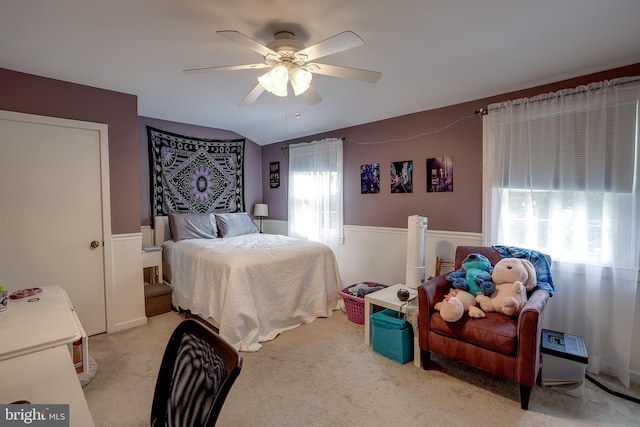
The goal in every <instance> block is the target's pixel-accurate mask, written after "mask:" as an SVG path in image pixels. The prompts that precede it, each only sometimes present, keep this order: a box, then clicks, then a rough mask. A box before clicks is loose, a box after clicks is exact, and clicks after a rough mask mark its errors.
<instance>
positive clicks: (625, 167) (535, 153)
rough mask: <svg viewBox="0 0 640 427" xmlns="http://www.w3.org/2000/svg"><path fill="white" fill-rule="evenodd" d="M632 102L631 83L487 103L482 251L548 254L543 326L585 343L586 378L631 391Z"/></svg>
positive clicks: (634, 258)
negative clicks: (600, 377) (607, 376)
mask: <svg viewBox="0 0 640 427" xmlns="http://www.w3.org/2000/svg"><path fill="white" fill-rule="evenodd" d="M639 100H640V77H633V78H631V77H630V78H623V79H616V80H612V81H604V82H599V83H593V84H590V85H587V86H581V87H578V88H575V89H568V90H563V91H559V92H555V93H548V94H544V95H540V96H537V97H534V98H529V99H520V100H515V101H509V102H504V103H499V104H493V105H490V106H489V109H488V110H489V113H488V114H487V116H485V118H484V206H483V209H484V212H483V216H484V239H485V244H487V245H492V244H501V245H511V246H519V247H524V248H529V249H536V250H539V251H542V252H544V253H547V254H549V255H551V257H552V259H553V262H552V273H553V278H554V282H555V286H556V294H555V296H554V297H553V298H551V300H550V301H549V304H548V306H547V309H546V313H545V322H544V327H546V328H548V329H555V330H558V331H561V332H565V333H569V334H575V335H580V336H582V338H583V339H584V341H585V344H586V346H587V350H588V353H589V366H588V370H589V371H590V372H593V373H599V372H601V371H602V372H607V373H611V374H614V375H615V376H617V377H618V378H619V379H620V381H621V382H622V383H623V384H625V385H626V386H627V387H628V386H629V382H630V373H631V369H632V368H634V369H638V366H639V365H640V363H639V362H640V361H639V360H638V359H639V358H638V355H637V354H635V353H633V348H632V345H633V340H634V336H633V334H635V335H636V336H637V335H638V334H639V333H640V326H639V323H638V321H637V319H638V318H640V313H638V314H637V313H635V311H636V308H637V306H638V266H639V259H640V241H639V237H640V236H639V235H638V233H639V232H640V227H639V225H640V224H639V221H638V220H639V213H638V208H639V204H638V175H639V174H638V160H639V156H638V137H639V136H638V135H639V133H640V126H639ZM634 324H635V330H634ZM635 339H636V340H637V339H638V338H637V337H636V338H635ZM632 365H635V366H632Z"/></svg>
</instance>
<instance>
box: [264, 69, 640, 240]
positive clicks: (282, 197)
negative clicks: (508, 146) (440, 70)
mask: <svg viewBox="0 0 640 427" xmlns="http://www.w3.org/2000/svg"><path fill="white" fill-rule="evenodd" d="M639 74H640V64H634V65H630V66H627V67H622V68H617V69H613V70H609V71H606V72H602V73H596V74H590V75H587V76H583V77H580V78H576V79H571V80H565V81H561V82H557V83H554V84H550V85H545V86H538V87H534V88H531V89H527V90H522V91H518V92H511V93H507V94H503V95H499V96H494V97H491V98H485V99H479V100H476V101H471V102H466V103H463V104H458V105H453V106H450V107H446V108H440V109H436V110H430V111H424V112H420V113H416V114H410V115H406V116H401V117H396V118H393V119H388V120H382V121H378V122H373V123H368V124H364V125H360V126H354V127H350V128H345V129H340V130H336V131H332V132H326V133H322V134H318V135H313V136H309V137H306V138H298V139H295V140H290V141H285V142H282V143H277V144H272V145H267V146H264V147H262V171H263V173H262V191H263V195H264V202H265V203H268V204H269V218H270V219H279V220H286V219H287V185H286V182H287V174H288V161H287V156H286V154H287V150H283V149H282V148H283V147H286V146H287V145H289V144H291V143H297V142H310V141H314V140H318V139H323V138H327V137H336V138H339V137H345V138H346V140H345V143H344V170H345V178H344V201H345V207H344V215H345V224H346V225H360V226H378V227H398V228H406V226H407V223H406V221H407V216H409V215H413V214H417V215H423V216H427V217H428V218H429V228H430V229H432V230H447V231H460V232H475V233H480V232H482V120H481V118H480V117H479V116H476V115H475V114H474V112H475V111H476V110H478V109H480V108H486V107H487V105H488V104H491V103H493V102H500V101H506V100H509V99H516V98H522V97H531V96H534V95H537V94H540V93H545V92H551V91H557V90H559V89H564V88H573V87H576V86H579V85H581V84H587V83H591V82H595V81H601V80H607V79H612V78H616V77H623V76H633V75H639ZM454 123H455V124H454ZM451 124H454V125H452V126H450V127H449V125H451ZM445 127H447V128H446V129H445V130H442V131H439V132H436V131H438V130H441V129H443V128H445ZM417 135H422V136H418V137H415V136H417ZM413 137H415V138H413ZM403 138H411V139H410V140H408V141H404V142H402V141H400V142H386V143H382V144H378V143H376V142H379V141H386V140H390V139H403ZM440 156H452V157H453V169H454V172H453V192H449V193H427V192H426V159H428V158H431V157H440ZM403 160H413V183H414V189H413V193H410V194H391V192H390V179H389V165H390V163H391V162H395V161H403ZM274 161H279V162H280V174H281V177H282V178H281V184H280V187H279V188H269V163H270V162H274ZM369 163H379V164H380V173H381V178H382V179H381V190H380V193H379V194H360V166H361V165H363V164H369Z"/></svg>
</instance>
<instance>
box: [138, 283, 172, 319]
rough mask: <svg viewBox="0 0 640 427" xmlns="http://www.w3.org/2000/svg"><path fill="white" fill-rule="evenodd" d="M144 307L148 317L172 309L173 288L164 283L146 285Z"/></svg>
mask: <svg viewBox="0 0 640 427" xmlns="http://www.w3.org/2000/svg"><path fill="white" fill-rule="evenodd" d="M144 308H145V314H146V316H147V317H151V316H155V315H157V314H162V313H168V312H169V311H171V288H170V287H169V286H167V285H165V284H164V283H154V284H153V285H147V286H145V287H144Z"/></svg>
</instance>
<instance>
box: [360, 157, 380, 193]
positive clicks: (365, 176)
mask: <svg viewBox="0 0 640 427" xmlns="http://www.w3.org/2000/svg"><path fill="white" fill-rule="evenodd" d="M379 192H380V164H379V163H371V164H370V165H362V166H360V193H361V194H378V193H379Z"/></svg>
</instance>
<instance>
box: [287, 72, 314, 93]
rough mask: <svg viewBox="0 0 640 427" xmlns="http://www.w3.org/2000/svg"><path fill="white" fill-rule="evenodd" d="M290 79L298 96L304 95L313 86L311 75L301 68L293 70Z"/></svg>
mask: <svg viewBox="0 0 640 427" xmlns="http://www.w3.org/2000/svg"><path fill="white" fill-rule="evenodd" d="M290 79H291V87H293V93H294V94H295V95H296V96H298V95H301V94H303V93H304V92H305V91H306V90H307V89H309V85H311V73H310V72H308V71H307V70H305V69H302V68H299V67H295V68H294V69H292V70H291V74H290Z"/></svg>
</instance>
